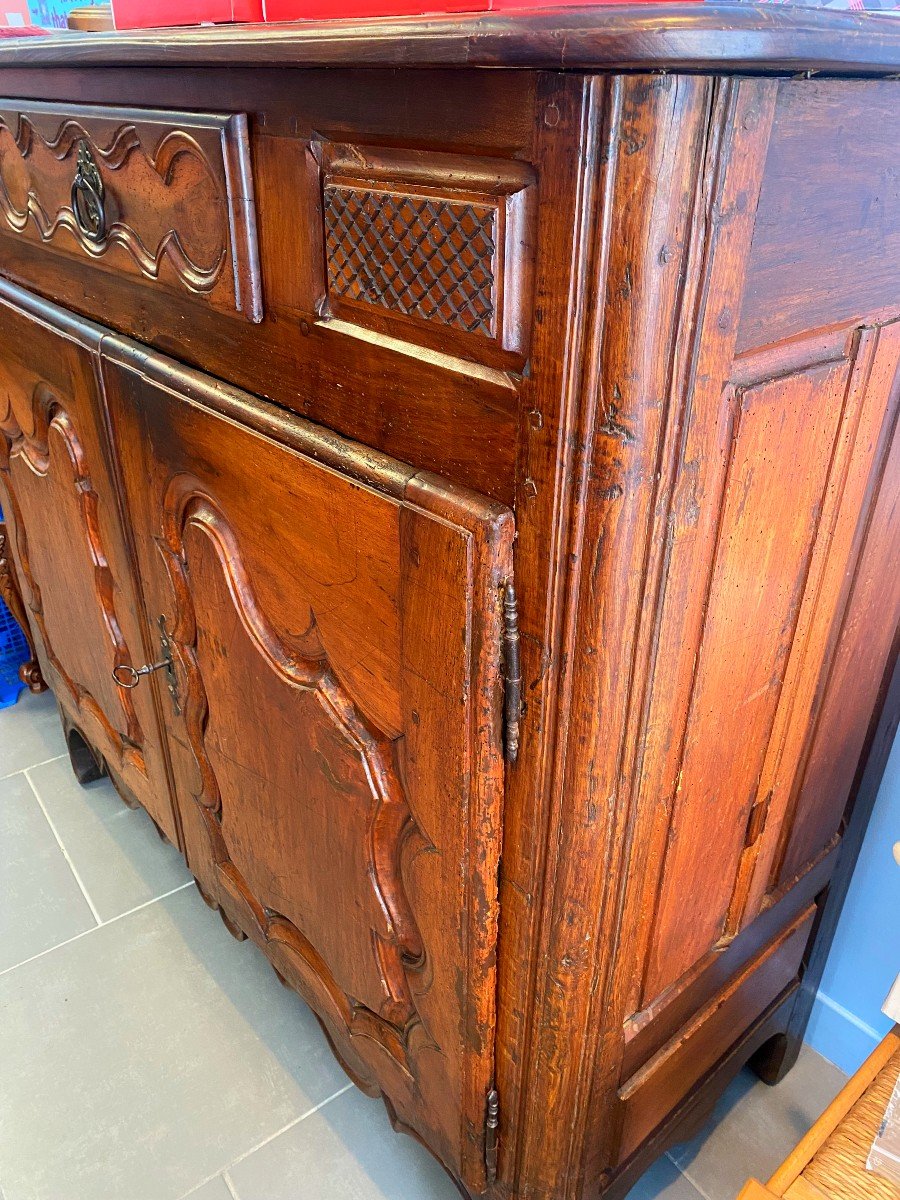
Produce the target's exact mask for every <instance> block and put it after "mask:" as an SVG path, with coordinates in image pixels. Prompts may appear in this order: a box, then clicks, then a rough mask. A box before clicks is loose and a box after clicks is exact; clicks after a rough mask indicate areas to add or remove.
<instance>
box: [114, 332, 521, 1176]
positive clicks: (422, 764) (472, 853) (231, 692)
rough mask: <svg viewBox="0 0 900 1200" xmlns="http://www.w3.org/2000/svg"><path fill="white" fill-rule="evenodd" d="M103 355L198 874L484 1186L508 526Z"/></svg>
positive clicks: (468, 504) (408, 474) (214, 396)
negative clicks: (173, 694)
mask: <svg viewBox="0 0 900 1200" xmlns="http://www.w3.org/2000/svg"><path fill="white" fill-rule="evenodd" d="M107 353H108V355H109V361H106V362H105V364H104V372H105V378H106V381H107V393H108V401H109V406H110V414H111V419H112V422H113V425H114V428H115V431H116V436H117V443H118V445H119V447H120V450H121V454H122V461H123V473H124V479H125V487H126V492H127V498H128V504H129V507H130V509H131V513H132V518H133V520H134V524H135V528H136V538H137V550H138V555H139V559H140V566H141V577H142V580H143V583H144V589H145V597H146V604H147V609H148V615H149V616H150V618H151V619H155V618H156V616H157V615H164V616H165V617H166V623H167V626H168V628H169V629H170V630H171V633H172V642H173V645H174V650H175V657H176V670H177V673H178V678H179V684H180V688H181V693H182V712H181V713H180V714H176V713H175V712H174V710H173V708H172V707H171V706H168V707H167V716H168V722H169V734H170V739H169V740H170V745H171V754H172V760H173V769H174V772H175V775H176V778H177V783H178V802H179V806H180V808H181V811H182V822H183V826H184V830H185V840H186V842H187V849H188V855H189V858H190V862H191V866H192V869H193V870H194V872H195V874H196V875H197V876H198V877H199V879H200V881H201V884H202V887H203V890H204V892H205V893H206V895H207V897H208V899H209V900H210V901H211V902H212V903H215V904H217V905H219V906H220V907H221V908H222V909H223V911H224V913H225V914H226V915H227V917H228V919H229V921H231V922H235V923H236V924H237V925H238V926H240V927H241V928H242V929H243V930H244V931H245V932H246V933H247V934H249V935H250V936H251V937H252V938H254V940H255V941H257V942H258V943H259V944H260V945H261V946H262V947H263V948H264V949H265V951H266V953H267V954H268V955H269V957H270V958H271V960H272V962H273V964H274V965H275V966H276V968H277V969H278V971H279V972H280V973H281V974H282V975H283V976H284V977H286V978H287V979H288V980H289V981H290V982H291V983H292V984H293V985H294V986H296V987H297V988H298V990H300V991H301V993H302V994H303V995H304V996H305V997H306V998H307V1000H308V1001H309V1002H310V1004H311V1005H312V1006H313V1008H314V1009H315V1010H316V1012H317V1013H318V1015H319V1017H320V1018H321V1019H322V1021H323V1023H324V1025H325V1027H326V1030H327V1032H328V1034H329V1036H330V1038H331V1039H332V1042H333V1044H334V1045H335V1047H336V1049H337V1052H338V1053H339V1055H340V1056H341V1058H342V1059H343V1060H344V1062H345V1064H346V1065H347V1067H348V1068H349V1070H350V1071H351V1072H352V1074H353V1075H354V1077H355V1078H357V1079H358V1080H359V1081H360V1083H361V1084H362V1085H363V1086H364V1087H366V1088H367V1089H368V1090H370V1091H374V1092H379V1091H380V1092H382V1093H383V1094H384V1095H385V1097H386V1099H387V1100H388V1102H389V1105H390V1107H391V1109H392V1111H393V1112H394V1113H395V1114H396V1117H397V1119H398V1120H399V1121H400V1122H401V1123H403V1124H405V1125H407V1126H409V1127H411V1128H412V1129H414V1130H415V1131H416V1132H417V1133H418V1134H419V1135H420V1136H421V1137H423V1138H425V1139H426V1140H427V1141H428V1143H429V1144H430V1145H431V1146H432V1147H433V1148H434V1149H435V1150H436V1152H437V1153H438V1154H440V1155H441V1156H442V1157H443V1159H444V1161H445V1162H446V1163H447V1164H448V1166H449V1167H451V1169H452V1170H454V1171H455V1172H456V1173H457V1174H458V1175H460V1176H462V1177H463V1178H464V1179H466V1181H467V1182H468V1183H469V1185H470V1186H472V1187H473V1188H475V1189H479V1188H480V1187H481V1186H482V1185H483V1182H484V1174H483V1123H484V1105H485V1098H486V1093H487V1090H488V1088H489V1086H490V1080H491V1075H492V1070H493V1061H492V1060H493V1036H494V1000H495V980H494V970H495V963H494V954H495V940H496V923H497V900H496V884H497V869H498V861H499V857H498V856H499V849H500V806H501V801H502V784H503V778H502V759H501V747H500V729H499V723H498V713H499V698H500V696H499V688H500V680H499V668H500V618H501V612H500V592H501V587H502V582H503V580H504V578H505V577H506V576H507V574H508V572H509V569H510V557H509V556H510V545H511V537H512V515H511V514H510V513H509V512H508V511H507V510H505V509H502V508H500V507H499V506H496V505H493V504H491V503H490V502H488V501H486V500H483V499H481V498H480V497H477V496H474V495H472V494H469V493H464V492H460V491H458V490H457V489H454V488H453V487H452V486H451V485H449V484H447V483H446V482H445V481H441V480H438V479H437V478H436V477H429V476H424V475H417V474H416V473H415V472H414V471H413V470H412V469H411V468H408V467H405V466H403V465H402V464H400V463H395V462H392V461H391V460H387V459H384V458H382V457H381V456H379V455H377V454H375V453H373V452H368V451H363V450H362V449H361V448H359V447H356V446H354V445H353V444H352V443H347V442H344V441H343V440H342V439H340V438H338V437H337V436H335V435H331V434H328V435H326V434H323V433H322V432H320V431H317V430H316V429H315V427H313V426H309V425H307V424H306V423H305V422H302V421H300V420H299V419H296V420H295V419H289V418H285V417H284V416H283V414H280V413H278V412H277V411H276V410H273V409H269V408H267V407H266V406H264V405H263V404H262V403H260V402H257V401H255V400H253V399H251V398H250V397H247V396H243V395H241V394H240V393H236V392H232V391H231V390H230V389H226V388H222V387H221V386H217V387H213V386H212V385H206V384H205V382H204V381H203V380H202V377H199V376H197V375H195V374H193V373H190V372H186V371H184V370H183V369H180V368H178V367H176V366H174V365H171V364H168V363H167V362H166V361H165V360H162V359H161V358H159V357H158V356H150V358H149V359H146V358H144V353H143V351H141V350H138V349H135V348H132V347H131V346H130V344H127V343H125V342H124V341H123V342H116V343H115V345H110V346H109V349H108V351H107ZM113 360H115V361H113ZM148 376H152V378H149V377H148ZM179 391H180V392H182V393H183V394H184V395H183V398H180V397H179V395H178V394H177V393H178V392H179ZM188 397H189V398H188ZM237 421H241V422H249V423H250V424H252V425H253V426H254V427H255V430H254V429H251V428H248V427H247V425H241V424H238V423H237ZM338 468H340V469H338ZM148 479H149V480H150V488H149V492H148V489H147V480H148Z"/></svg>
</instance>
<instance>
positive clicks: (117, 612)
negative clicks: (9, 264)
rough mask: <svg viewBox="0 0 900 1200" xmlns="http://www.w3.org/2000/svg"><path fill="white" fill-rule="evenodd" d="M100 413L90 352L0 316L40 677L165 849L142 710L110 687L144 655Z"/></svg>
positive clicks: (12, 472)
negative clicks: (119, 669)
mask: <svg viewBox="0 0 900 1200" xmlns="http://www.w3.org/2000/svg"><path fill="white" fill-rule="evenodd" d="M100 411H101V408H100V401H99V397H98V392H97V376H96V367H95V358H94V356H93V354H92V353H91V351H90V349H88V348H87V347H85V346H82V345H78V344H77V343H76V342H74V341H69V340H67V339H64V338H63V337H61V336H59V335H58V334H56V333H54V332H53V331H52V330H51V329H48V328H47V327H46V326H45V325H38V324H37V323H35V322H33V321H31V320H29V318H28V317H26V316H25V315H24V314H23V313H20V312H18V311H17V310H15V309H14V308H12V307H10V306H7V305H5V304H3V305H0V484H2V486H0V497H2V504H3V508H4V511H5V513H6V516H7V520H8V523H9V526H10V533H11V535H12V537H11V540H12V545H13V552H14V556H15V559H16V562H17V566H18V570H19V575H20V578H21V581H22V585H23V586H22V591H23V600H24V603H25V605H26V607H27V609H28V610H29V612H30V614H31V618H32V625H33V627H34V629H35V632H36V634H37V638H38V653H39V657H40V659H41V666H42V668H43V671H44V675H45V678H46V679H47V682H48V683H49V684H50V685H51V686H52V687H53V690H54V691H55V693H56V695H57V698H58V699H59V702H60V704H61V705H62V706H63V708H64V709H65V710H66V712H67V713H68V715H69V718H70V719H71V721H72V722H73V723H74V724H75V725H76V726H77V727H78V728H80V729H81V730H82V732H83V733H84V735H85V736H86V737H87V738H88V739H89V740H90V742H91V743H92V745H93V746H94V747H95V749H96V750H98V751H99V752H100V754H102V755H103V757H104V759H105V761H106V763H107V765H108V769H109V771H110V774H111V775H112V777H113V779H114V780H115V782H116V783H117V785H118V786H119V787H120V788H121V790H122V791H123V793H124V794H125V796H126V798H127V799H128V800H129V801H131V800H138V801H139V802H140V803H141V804H143V805H144V807H145V808H146V809H147V810H148V811H149V812H150V814H151V815H152V816H153V818H154V820H155V821H156V822H157V824H158V825H159V826H160V828H161V829H162V830H163V831H164V832H165V834H166V836H167V837H168V838H169V839H170V840H171V841H173V842H175V841H177V833H176V828H175V823H174V817H173V812H172V808H171V804H170V802H169V790H168V785H167V782H166V773H165V767H164V762H163V758H162V750H161V745H160V735H159V732H158V730H157V728H156V724H155V717H154V713H153V707H152V704H151V703H150V702H149V697H148V696H147V695H146V694H145V695H143V696H140V695H138V694H137V693H132V692H127V691H124V690H122V689H120V688H118V687H116V685H115V684H114V683H113V681H112V677H111V676H112V670H113V667H115V666H116V665H118V664H132V663H133V664H135V665H139V664H140V663H141V662H143V661H144V648H143V645H142V640H141V634H140V629H141V624H140V621H139V618H138V613H137V605H136V602H135V599H134V592H133V588H132V583H131V579H130V568H129V566H128V559H127V555H126V552H125V547H124V539H123V536H122V531H121V527H120V525H119V520H118V509H117V503H116V498H115V492H114V489H113V484H112V480H111V478H110V475H109V472H108V469H107V466H106V463H105V459H104V454H103V449H102V441H101V439H102V433H101V426H100V425H99V423H98V418H99V415H100Z"/></svg>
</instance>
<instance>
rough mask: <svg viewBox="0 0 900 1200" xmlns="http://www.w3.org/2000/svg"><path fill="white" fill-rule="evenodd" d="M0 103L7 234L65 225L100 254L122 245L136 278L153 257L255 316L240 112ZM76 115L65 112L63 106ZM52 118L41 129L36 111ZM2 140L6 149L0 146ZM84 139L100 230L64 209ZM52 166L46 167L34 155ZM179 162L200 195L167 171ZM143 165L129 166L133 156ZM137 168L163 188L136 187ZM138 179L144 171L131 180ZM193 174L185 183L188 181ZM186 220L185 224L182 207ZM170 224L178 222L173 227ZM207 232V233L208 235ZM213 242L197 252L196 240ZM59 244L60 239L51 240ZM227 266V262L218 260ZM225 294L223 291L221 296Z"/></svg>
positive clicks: (49, 232)
mask: <svg viewBox="0 0 900 1200" xmlns="http://www.w3.org/2000/svg"><path fill="white" fill-rule="evenodd" d="M14 104H15V102H13V101H0V215H2V217H3V218H4V219H5V221H6V223H7V224H8V225H9V227H10V228H11V229H12V230H13V231H14V232H16V233H18V234H21V235H25V236H27V235H28V231H29V228H31V229H33V230H34V233H35V234H36V235H37V237H38V238H39V240H40V241H41V242H45V243H49V242H54V241H59V238H58V235H59V234H60V233H61V231H66V232H67V234H69V235H70V236H71V238H72V239H73V240H74V242H75V244H76V245H77V248H78V250H79V251H80V252H81V253H84V254H87V255H89V256H90V257H91V258H93V259H103V258H104V256H105V255H107V254H108V252H109V251H110V250H111V249H112V248H113V247H119V248H120V249H122V250H124V251H125V252H126V253H127V254H128V255H129V256H130V258H131V260H132V262H133V263H134V265H135V267H136V269H137V272H136V273H138V274H139V275H140V276H141V277H143V278H144V279H147V280H150V281H156V280H158V279H159V278H160V274H161V271H162V269H163V266H164V264H168V265H169V267H171V269H172V271H173V272H174V275H175V276H176V278H177V280H178V281H179V283H180V284H181V285H182V286H183V287H184V288H185V289H186V290H187V291H189V292H191V293H193V294H196V295H198V296H206V297H209V298H210V299H211V300H213V301H215V302H218V300H219V299H220V298H221V300H222V301H223V304H222V305H221V306H227V307H230V308H232V309H233V308H237V309H238V310H239V311H243V312H245V313H246V315H247V316H248V317H249V318H250V319H251V320H259V319H260V318H261V315H262V309H261V284H260V276H259V263H258V251H257V245H256V225H255V213H254V205H253V193H252V182H251V176H250V171H249V150H248V146H247V130H246V121H245V119H244V118H243V117H238V116H230V117H226V116H222V117H204V116H199V115H195V114H179V113H165V112H163V113H154V112H152V111H145V112H135V111H132V110H128V109H104V108H96V109H91V108H85V107H80V106H77V105H73V106H69V108H68V109H67V110H66V111H65V112H60V111H59V110H58V109H54V108H53V106H50V105H38V104H34V105H29V106H28V108H27V109H25V110H23V111H19V110H18V109H16V108H15V107H13V105H14ZM72 114H75V115H72ZM48 119H49V120H50V121H51V122H54V121H58V124H57V125H56V126H55V127H54V128H53V131H52V132H47V131H46V129H45V128H44V125H45V122H46V120H48ZM4 143H5V146H4ZM81 145H85V146H87V148H88V150H89V151H90V154H91V155H92V157H93V159H94V161H95V162H96V163H97V166H98V168H99V171H100V175H101V178H102V179H103V182H104V184H105V190H106V195H107V202H108V205H109V209H110V211H109V214H108V220H107V223H106V230H105V232H104V235H103V236H102V237H100V238H99V239H98V240H92V239H91V238H90V237H87V236H86V235H85V233H84V232H83V230H82V228H81V227H80V225H79V222H78V220H77V219H76V215H75V213H74V211H73V208H72V203H71V196H70V188H71V183H72V180H73V179H74V177H75V173H76V156H77V152H78V147H79V146H81ZM41 154H43V155H44V163H45V164H46V162H47V156H49V158H50V159H52V160H53V163H55V164H59V165H58V166H56V167H52V164H51V167H52V169H50V170H48V169H47V168H46V166H43V167H42V165H41V164H39V163H37V162H36V159H37V157H39V156H40V155H41ZM183 160H190V162H191V163H193V164H194V166H195V167H196V168H197V169H198V171H199V177H201V178H203V179H204V180H205V181H206V186H207V188H208V192H207V193H205V194H204V195H203V196H200V197H196V198H192V197H191V195H190V194H182V192H181V191H180V190H179V187H178V182H179V177H178V168H179V165H180V163H181V162H182V161H183ZM137 161H140V162H141V163H143V164H144V168H142V169H135V170H132V171H130V173H129V168H130V167H131V166H132V164H134V163H135V162H137ZM146 168H149V170H150V171H152V172H153V174H154V175H155V176H156V177H157V178H158V180H159V181H160V183H161V184H162V186H163V188H164V189H165V191H166V199H165V200H164V201H162V202H161V201H159V199H158V198H157V200H156V201H155V202H154V200H153V197H152V196H148V195H147V194H146V184H145V177H146V173H147V172H146ZM142 176H144V178H142ZM196 177H197V176H196V172H195V175H194V177H193V178H192V180H191V182H190V186H192V187H194V186H196ZM186 209H187V212H188V214H189V217H190V221H191V223H192V225H191V226H189V227H187V228H186V227H185V221H186V218H185V210H186ZM179 223H180V227H179ZM210 234H213V235H215V236H214V237H210ZM199 239H203V240H204V241H209V242H211V243H212V244H211V245H207V246H206V247H205V249H204V248H203V247H198V246H197V245H196V244H195V243H196V242H197V241H198V240H199ZM60 248H62V249H65V248H66V247H65V246H64V245H63V244H62V243H60ZM229 263H231V268H230V269H229ZM226 296H227V297H228V299H227V301H226V299H225V298H226Z"/></svg>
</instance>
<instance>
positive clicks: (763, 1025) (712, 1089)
mask: <svg viewBox="0 0 900 1200" xmlns="http://www.w3.org/2000/svg"><path fill="white" fill-rule="evenodd" d="M796 991H797V985H796V984H793V985H791V986H790V987H788V988H787V989H786V990H785V991H784V992H782V993H781V994H780V995H779V996H777V997H776V998H775V999H774V1000H773V1001H772V1003H771V1004H770V1005H769V1006H768V1007H767V1008H766V1009H765V1011H764V1012H762V1013H761V1014H760V1016H759V1017H758V1018H757V1019H756V1020H755V1021H754V1022H753V1024H752V1025H750V1027H749V1028H748V1029H747V1030H746V1031H745V1032H744V1034H743V1035H742V1036H741V1037H740V1038H739V1039H738V1041H737V1042H735V1044H734V1045H733V1046H732V1047H731V1048H730V1050H727V1051H726V1052H725V1054H724V1055H722V1056H721V1057H720V1058H719V1059H717V1060H716V1062H715V1063H714V1064H713V1065H712V1066H711V1067H710V1069H709V1070H708V1071H707V1072H706V1073H705V1074H704V1076H703V1078H702V1079H701V1080H700V1081H699V1082H698V1083H697V1085H696V1086H695V1087H694V1088H692V1089H691V1091H690V1092H688V1094H687V1096H685V1098H684V1099H683V1100H682V1101H681V1103H680V1104H678V1105H677V1106H676V1107H675V1108H674V1109H673V1110H672V1112H671V1114H670V1115H669V1117H667V1118H666V1119H665V1120H664V1121H663V1122H662V1123H661V1124H660V1125H659V1126H658V1127H657V1128H656V1130H654V1132H653V1133H651V1134H650V1136H649V1137H648V1138H647V1140H646V1141H645V1142H644V1143H643V1144H642V1145H641V1146H640V1147H639V1148H638V1149H637V1150H635V1151H634V1153H633V1154H632V1155H631V1156H630V1157H629V1158H628V1159H627V1160H626V1161H625V1162H624V1163H622V1165H621V1166H620V1167H618V1168H617V1169H616V1171H615V1173H613V1174H611V1175H610V1176H609V1177H608V1182H606V1183H605V1184H603V1185H602V1188H601V1193H600V1194H601V1196H602V1198H603V1200H626V1197H627V1195H628V1192H629V1191H630V1190H631V1188H632V1187H634V1185H635V1184H636V1183H637V1182H638V1180H639V1179H640V1177H641V1176H642V1175H643V1174H644V1172H645V1171H646V1170H647V1168H648V1167H650V1166H651V1165H652V1164H653V1163H654V1162H655V1161H656V1160H657V1159H658V1158H659V1157H660V1156H661V1155H662V1154H664V1153H665V1151H666V1150H668V1148H669V1147H670V1146H674V1145H677V1144H678V1143H679V1142H683V1141H687V1140H688V1139H689V1138H692V1137H693V1136H694V1135H695V1134H697V1133H698V1132H699V1131H700V1130H701V1129H702V1128H704V1126H705V1125H706V1124H707V1123H708V1122H709V1121H710V1120H711V1119H712V1116H713V1110H714V1107H715V1103H716V1101H717V1100H718V1099H719V1097H720V1096H721V1095H722V1092H723V1091H724V1090H725V1087H726V1086H727V1084H728V1083H729V1082H730V1081H731V1080H732V1079H733V1078H734V1077H735V1076H736V1075H737V1074H738V1073H739V1072H740V1071H741V1070H742V1069H743V1068H744V1067H745V1066H746V1064H747V1062H748V1061H749V1059H751V1058H752V1057H753V1055H754V1054H755V1053H756V1052H757V1051H758V1050H760V1049H761V1048H762V1047H763V1046H764V1045H765V1044H766V1043H767V1042H769V1041H770V1040H771V1039H772V1038H773V1037H777V1036H778V1035H779V1033H780V1032H781V1031H782V1030H783V1029H784V1027H785V1025H786V1024H787V1022H788V1021H789V1019H790V1011H791V1007H792V1003H793V999H794V996H795V995H796Z"/></svg>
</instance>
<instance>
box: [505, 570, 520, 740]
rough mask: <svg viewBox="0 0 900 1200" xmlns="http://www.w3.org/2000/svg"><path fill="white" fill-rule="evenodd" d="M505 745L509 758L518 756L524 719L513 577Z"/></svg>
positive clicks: (507, 636)
mask: <svg viewBox="0 0 900 1200" xmlns="http://www.w3.org/2000/svg"><path fill="white" fill-rule="evenodd" d="M503 682H504V686H505V693H504V700H503V745H504V753H505V756H506V761H507V762H511V763H514V762H515V761H516V759H517V758H518V756H519V736H520V732H521V721H522V665H521V658H520V654H519V602H518V600H517V598H516V589H515V587H514V586H513V584H512V581H510V582H508V583H507V585H506V589H505V591H504V594H503Z"/></svg>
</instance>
